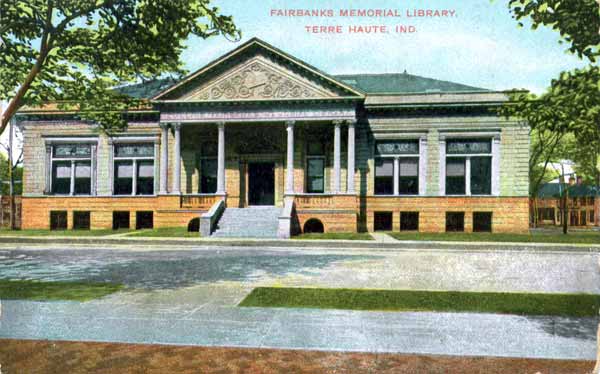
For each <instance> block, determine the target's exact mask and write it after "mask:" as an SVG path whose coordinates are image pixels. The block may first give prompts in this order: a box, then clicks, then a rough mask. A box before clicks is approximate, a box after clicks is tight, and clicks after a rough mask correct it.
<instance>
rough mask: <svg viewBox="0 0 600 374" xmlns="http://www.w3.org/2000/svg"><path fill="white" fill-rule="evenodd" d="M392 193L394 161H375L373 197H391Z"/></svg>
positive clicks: (385, 159) (382, 159)
mask: <svg viewBox="0 0 600 374" xmlns="http://www.w3.org/2000/svg"><path fill="white" fill-rule="evenodd" d="M393 193H394V160H393V159H391V158H377V159H375V195H392V194H393Z"/></svg>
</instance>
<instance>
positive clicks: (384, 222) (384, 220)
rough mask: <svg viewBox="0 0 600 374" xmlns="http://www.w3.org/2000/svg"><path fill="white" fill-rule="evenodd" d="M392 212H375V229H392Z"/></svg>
mask: <svg viewBox="0 0 600 374" xmlns="http://www.w3.org/2000/svg"><path fill="white" fill-rule="evenodd" d="M393 216H394V215H393V213H392V212H375V216H374V219H375V227H374V229H375V231H392V219H393Z"/></svg>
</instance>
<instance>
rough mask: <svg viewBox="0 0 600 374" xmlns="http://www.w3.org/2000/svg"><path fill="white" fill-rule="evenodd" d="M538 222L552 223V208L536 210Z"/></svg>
mask: <svg viewBox="0 0 600 374" xmlns="http://www.w3.org/2000/svg"><path fill="white" fill-rule="evenodd" d="M538 219H539V220H540V221H554V208H538Z"/></svg>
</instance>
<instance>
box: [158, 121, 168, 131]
mask: <svg viewBox="0 0 600 374" xmlns="http://www.w3.org/2000/svg"><path fill="white" fill-rule="evenodd" d="M158 125H159V126H160V128H161V129H163V130H167V129H168V128H169V122H160V123H159V124H158Z"/></svg>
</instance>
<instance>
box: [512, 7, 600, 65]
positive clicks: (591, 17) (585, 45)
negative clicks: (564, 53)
mask: <svg viewBox="0 0 600 374" xmlns="http://www.w3.org/2000/svg"><path fill="white" fill-rule="evenodd" d="M508 7H509V8H510V10H511V13H512V15H513V17H514V18H515V19H517V20H518V21H519V25H520V26H523V20H524V19H528V20H530V21H531V27H532V28H533V29H534V30H535V29H537V28H538V27H539V26H542V25H543V26H547V27H550V28H552V29H553V30H555V31H557V32H559V33H560V35H561V42H566V43H568V44H569V51H571V52H572V53H575V54H577V55H578V56H579V58H583V57H584V56H585V57H586V58H588V59H589V60H590V61H592V62H595V61H596V58H597V57H598V56H599V55H600V34H599V33H598V30H600V7H599V6H598V2H597V0H509V2H508Z"/></svg>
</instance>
